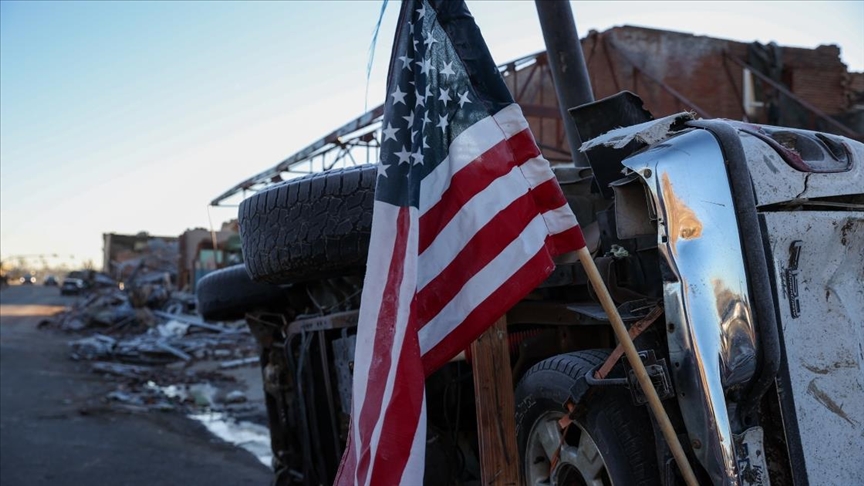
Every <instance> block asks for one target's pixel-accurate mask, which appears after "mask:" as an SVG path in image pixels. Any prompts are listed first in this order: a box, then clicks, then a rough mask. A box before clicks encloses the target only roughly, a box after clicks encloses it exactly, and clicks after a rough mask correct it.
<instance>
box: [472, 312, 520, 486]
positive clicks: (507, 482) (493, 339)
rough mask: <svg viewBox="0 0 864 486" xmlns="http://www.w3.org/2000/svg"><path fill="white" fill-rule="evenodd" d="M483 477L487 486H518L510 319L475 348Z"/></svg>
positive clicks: (501, 321) (498, 324)
mask: <svg viewBox="0 0 864 486" xmlns="http://www.w3.org/2000/svg"><path fill="white" fill-rule="evenodd" d="M471 356H472V361H471V367H472V368H473V370H474V396H475V397H476V400H475V401H476V404H477V406H476V408H477V435H478V438H479V445H480V475H481V480H482V481H481V483H482V484H483V485H484V486H517V485H519V484H522V482H521V481H520V478H519V452H518V450H517V448H516V419H515V417H516V410H515V409H516V407H515V405H516V404H515V399H514V397H513V374H512V372H511V370H510V347H509V344H508V339H507V318H506V317H502V318H501V319H498V321H497V322H496V323H495V324H493V325H492V327H490V328H489V329H487V330H486V332H484V333H483V334H482V335H481V336H480V337H479V338H478V339H477V340H476V341H474V342H473V343H472V344H471Z"/></svg>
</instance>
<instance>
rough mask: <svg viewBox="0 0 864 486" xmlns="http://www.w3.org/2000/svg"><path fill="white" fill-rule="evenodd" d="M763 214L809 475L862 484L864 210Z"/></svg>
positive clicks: (823, 481) (818, 479)
mask: <svg viewBox="0 0 864 486" xmlns="http://www.w3.org/2000/svg"><path fill="white" fill-rule="evenodd" d="M763 217H764V218H765V226H766V233H767V234H766V236H767V238H768V240H769V242H770V253H771V258H772V259H773V266H774V270H773V271H774V275H773V277H774V279H775V280H776V282H778V293H779V294H780V295H778V300H779V302H778V304H779V305H778V318H779V320H780V323H781V329H782V333H781V339H782V340H783V343H784V345H785V356H784V358H785V361H786V363H787V364H788V367H789V378H790V383H789V386H790V388H791V390H785V391H786V392H787V393H790V392H791V396H792V399H793V400H794V409H795V415H796V418H797V428H798V430H799V432H800V438H801V445H802V449H803V454H804V462H805V467H806V471H807V476H808V479H809V482H810V484H837V485H853V484H855V485H860V484H864V283H862V282H864V212H851V211H849V212H815V211H796V212H777V213H766V214H764V215H763ZM796 242H800V243H798V244H796ZM796 253H797V257H796V256H795V254H796ZM791 419H792V417H788V416H787V417H784V420H786V421H789V420H791Z"/></svg>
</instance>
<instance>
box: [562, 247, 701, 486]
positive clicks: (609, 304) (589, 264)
mask: <svg viewBox="0 0 864 486" xmlns="http://www.w3.org/2000/svg"><path fill="white" fill-rule="evenodd" d="M576 254H577V255H578V257H579V261H580V262H582V267H583V268H584V269H585V272H586V273H587V274H588V279H589V280H590V281H591V285H592V286H593V287H594V290H595V291H596V292H597V296H598V297H599V298H600V305H602V306H603V310H604V311H606V315H608V316H609V322H611V323H612V329H613V330H614V331H615V336H616V337H617V338H618V342H619V343H620V344H621V346H622V347H623V348H624V354H625V355H626V356H627V361H629V362H630V367H631V368H633V372H634V373H635V374H636V379H637V380H639V385H640V386H641V387H642V391H643V392H644V393H645V396H646V397H647V398H648V405H650V406H651V411H652V412H653V413H654V418H655V419H657V423H658V424H659V425H660V430H661V431H662V432H663V437H665V438H666V442H667V443H668V444H669V449H671V451H672V456H673V457H674V458H675V462H677V463H678V469H680V470H681V475H682V476H684V482H685V483H687V485H688V486H699V482H698V481H696V475H695V474H693V469H692V468H691V467H690V462H688V461H687V456H686V455H685V454H684V449H683V448H682V447H681V442H680V441H679V440H678V436H677V435H676V434H675V429H674V428H673V427H672V422H670V421H669V416H668V415H666V410H665V409H664V408H663V404H662V403H660V397H659V396H657V390H656V389H654V384H653V383H651V378H649V377H648V371H647V370H646V369H645V365H644V364H643V363H642V360H641V359H640V358H639V353H638V352H637V351H636V346H634V345H633V340H632V339H630V334H629V333H628V332H627V328H626V327H625V326H624V321H622V320H621V315H620V314H618V308H617V307H615V303H614V302H613V301H612V297H611V296H610V295H609V290H607V289H606V284H605V283H603V279H602V277H600V272H599V271H598V270H597V265H595V264H594V259H593V258H592V257H591V252H589V251H588V248H586V247H584V246H583V247H582V248H580V249H579V250H577V251H576Z"/></svg>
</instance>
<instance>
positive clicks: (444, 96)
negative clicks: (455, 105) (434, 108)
mask: <svg viewBox="0 0 864 486" xmlns="http://www.w3.org/2000/svg"><path fill="white" fill-rule="evenodd" d="M442 74H443V71H442ZM451 100H453V98H451V97H450V90H449V89H444V88H441V95H440V96H438V101H443V102H444V108H447V102H448V101H451Z"/></svg>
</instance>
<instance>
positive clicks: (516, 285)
mask: <svg viewBox="0 0 864 486" xmlns="http://www.w3.org/2000/svg"><path fill="white" fill-rule="evenodd" d="M554 268H555V264H554V263H553V262H552V258H551V257H550V255H549V252H548V251H547V250H546V248H545V246H544V247H541V248H540V249H539V250H538V251H537V253H535V254H534V256H532V257H531V258H530V259H529V260H528V261H526V262H525V263H524V264H523V265H522V266H521V267H520V268H519V269H518V270H517V271H516V272H515V273H513V274H512V275H511V276H510V278H508V279H507V281H506V282H504V284H503V285H501V286H499V287H497V288H495V291H494V292H492V293H491V294H489V296H488V297H486V298H485V299H484V300H483V301H482V302H481V303H479V304H478V305H476V306H475V307H473V308H472V309H471V311H470V312H469V313H467V314H466V315H465V316H464V318H463V319H462V321H461V322H459V323H457V325H456V326H453V329H452V331H450V332H449V333H448V334H447V335H446V336H444V337H443V338H442V339H441V340H439V341H438V342H437V343H436V344H435V345H434V346H432V347H431V348H430V349H429V350H428V351H426V352H425V353H424V354H423V369H424V370H425V372H426V376H429V375H431V374H432V373H433V372H434V371H435V370H437V369H438V368H440V367H441V366H443V365H444V364H445V363H447V361H448V360H450V358H451V357H452V356H454V355H456V354H457V353H459V352H460V351H462V350H463V349H465V347H466V343H471V342H472V341H474V340H475V339H477V337H478V336H480V334H482V333H483V331H484V330H486V328H488V327H489V326H490V325H491V324H492V323H493V322H494V321H495V320H496V319H498V317H500V315H501V309H509V308H510V307H513V306H514V305H515V304H516V303H517V302H519V300H520V299H521V298H522V297H523V296H524V295H525V294H527V293H528V292H530V291H531V290H532V289H533V288H534V287H536V286H537V285H539V284H540V283H541V282H542V281H543V280H545V279H546V277H548V276H549V274H550V273H552V270H553V269H554ZM427 327H428V326H427Z"/></svg>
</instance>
